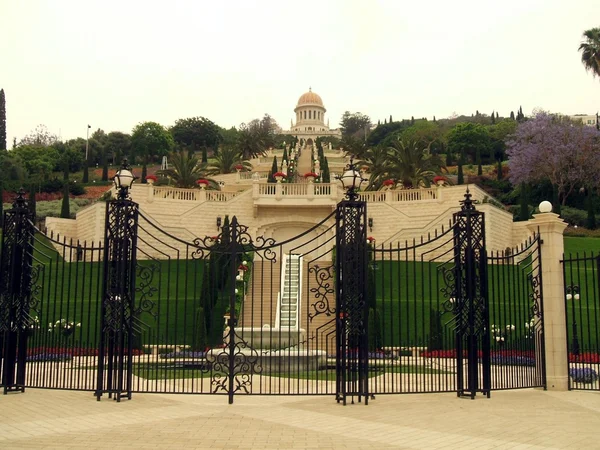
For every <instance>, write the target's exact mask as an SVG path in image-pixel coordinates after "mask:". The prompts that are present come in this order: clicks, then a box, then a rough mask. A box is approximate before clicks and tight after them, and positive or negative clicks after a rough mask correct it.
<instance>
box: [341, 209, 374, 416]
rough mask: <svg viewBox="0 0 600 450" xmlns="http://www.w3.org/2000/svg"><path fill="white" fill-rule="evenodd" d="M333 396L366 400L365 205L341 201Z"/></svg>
mask: <svg viewBox="0 0 600 450" xmlns="http://www.w3.org/2000/svg"><path fill="white" fill-rule="evenodd" d="M336 223H337V228H336V234H337V239H336V249H337V250H336V251H337V253H336V282H337V286H336V298H337V307H336V315H337V322H336V323H337V327H336V332H337V352H336V399H337V401H338V402H339V401H342V402H343V403H344V405H345V404H346V399H347V397H348V396H350V397H351V398H352V403H354V396H357V397H358V401H359V402H360V401H362V397H364V398H365V404H368V400H369V355H368V351H369V348H368V325H367V324H368V315H369V304H368V301H367V292H366V289H367V263H368V258H367V232H366V230H367V207H366V203H365V202H362V201H356V200H349V201H342V202H341V203H340V204H339V205H338V207H337V214H336Z"/></svg>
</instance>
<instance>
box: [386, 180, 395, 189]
mask: <svg viewBox="0 0 600 450" xmlns="http://www.w3.org/2000/svg"><path fill="white" fill-rule="evenodd" d="M395 184H396V182H395V181H394V180H385V181H384V182H383V185H384V186H389V187H391V186H394V185H395Z"/></svg>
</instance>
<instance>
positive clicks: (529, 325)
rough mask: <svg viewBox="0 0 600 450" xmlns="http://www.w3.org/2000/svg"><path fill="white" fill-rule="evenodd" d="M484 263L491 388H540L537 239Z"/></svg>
mask: <svg viewBox="0 0 600 450" xmlns="http://www.w3.org/2000/svg"><path fill="white" fill-rule="evenodd" d="M487 261H488V293H489V305H490V323H491V325H490V338H491V373H492V390H500V389H519V388H530V387H545V386H546V384H545V352H544V317H543V309H544V308H543V300H542V298H543V296H542V266H541V264H542V263H541V246H540V235H539V234H535V235H533V236H531V237H530V238H529V239H528V240H527V241H525V242H523V243H522V244H521V245H519V246H517V247H514V248H511V247H507V249H505V250H503V251H496V252H491V253H490V254H489V255H488V258H487Z"/></svg>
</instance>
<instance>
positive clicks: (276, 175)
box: [273, 172, 287, 178]
mask: <svg viewBox="0 0 600 450" xmlns="http://www.w3.org/2000/svg"><path fill="white" fill-rule="evenodd" d="M273 176H274V177H283V178H285V177H286V176H287V175H286V174H285V173H283V172H275V173H274V174H273Z"/></svg>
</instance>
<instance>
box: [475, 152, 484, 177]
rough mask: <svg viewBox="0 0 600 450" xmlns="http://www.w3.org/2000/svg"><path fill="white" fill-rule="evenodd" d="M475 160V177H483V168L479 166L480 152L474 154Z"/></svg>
mask: <svg viewBox="0 0 600 450" xmlns="http://www.w3.org/2000/svg"><path fill="white" fill-rule="evenodd" d="M475 160H476V162H477V175H478V176H481V175H483V167H482V166H481V150H480V149H477V151H476V152H475Z"/></svg>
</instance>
